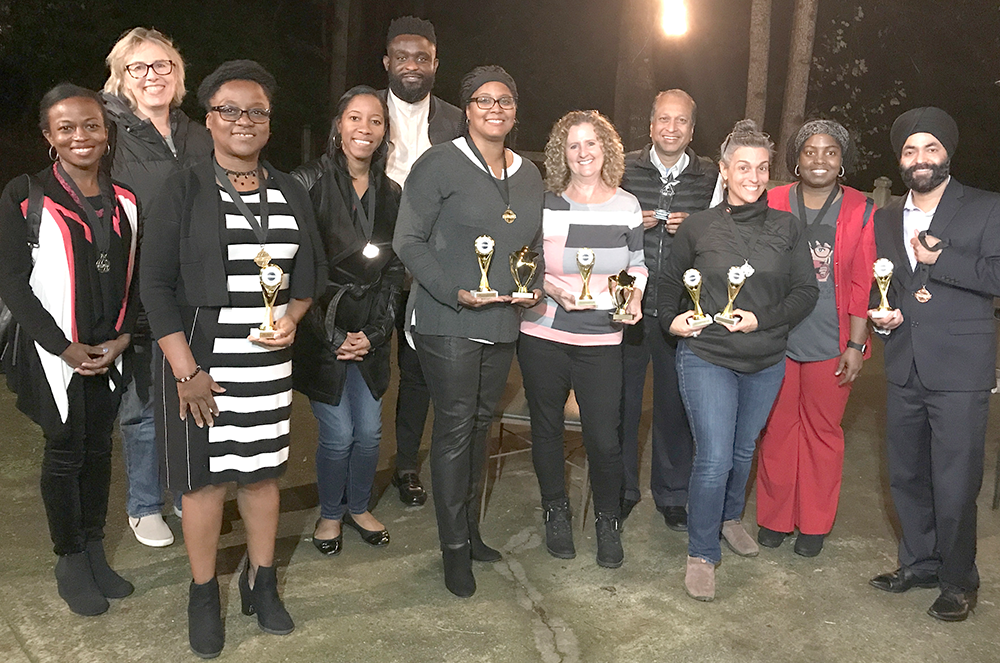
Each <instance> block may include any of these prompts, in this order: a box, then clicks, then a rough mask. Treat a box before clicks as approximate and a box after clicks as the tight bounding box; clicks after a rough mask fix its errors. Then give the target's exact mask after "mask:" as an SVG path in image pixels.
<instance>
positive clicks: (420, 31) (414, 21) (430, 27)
mask: <svg viewBox="0 0 1000 663" xmlns="http://www.w3.org/2000/svg"><path fill="white" fill-rule="evenodd" d="M399 35H418V36H420V37H423V38H424V39H426V40H427V41H429V42H430V43H432V44H434V45H435V46H437V35H436V34H435V33H434V24H433V23H431V22H430V21H425V20H424V19H422V18H417V17H416V16H400V17H399V18H394V19H392V23H390V24H389V32H388V34H386V36H385V49H386V50H389V44H391V43H392V40H393V39H395V38H396V37H398V36H399Z"/></svg>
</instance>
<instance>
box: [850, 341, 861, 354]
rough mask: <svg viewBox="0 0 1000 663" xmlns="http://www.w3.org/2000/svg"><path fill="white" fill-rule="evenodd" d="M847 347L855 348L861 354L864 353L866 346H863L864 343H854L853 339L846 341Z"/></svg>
mask: <svg viewBox="0 0 1000 663" xmlns="http://www.w3.org/2000/svg"><path fill="white" fill-rule="evenodd" d="M847 347H849V348H853V349H855V350H857V351H858V352H860V353H861V354H864V353H865V349H866V346H864V345H862V344H860V343H855V342H854V341H848V342H847Z"/></svg>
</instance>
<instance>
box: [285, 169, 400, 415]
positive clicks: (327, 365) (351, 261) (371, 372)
mask: <svg viewBox="0 0 1000 663" xmlns="http://www.w3.org/2000/svg"><path fill="white" fill-rule="evenodd" d="M337 157H339V158H331V157H329V156H327V155H323V156H322V157H321V158H319V159H317V160H315V161H313V162H310V163H308V164H305V165H304V166H300V167H299V168H297V169H296V170H295V171H294V172H293V173H292V176H293V177H295V178H296V179H298V180H299V181H300V182H302V183H303V184H304V185H305V186H306V187H307V188H308V189H309V196H310V198H312V202H313V209H314V210H315V212H316V223H317V226H318V228H319V235H320V240H321V241H322V244H323V249H324V252H325V254H326V258H327V261H328V263H329V276H328V279H327V283H326V285H325V292H324V293H323V295H321V296H320V298H319V300H318V301H317V302H315V303H314V304H313V306H312V308H310V309H309V312H308V313H307V314H306V317H305V319H304V320H303V321H302V325H301V326H300V328H299V333H298V336H297V340H296V342H295V354H294V359H293V362H294V363H293V369H292V383H293V386H294V387H295V389H297V390H298V391H300V392H302V393H303V394H305V395H306V396H308V397H309V398H310V399H314V400H318V401H321V402H324V403H328V404H330V405H337V404H338V403H340V398H341V394H342V392H343V389H344V381H345V380H346V378H347V367H348V365H349V364H350V363H352V362H349V361H341V360H339V359H337V356H336V353H337V349H338V348H339V347H340V346H341V345H343V343H344V341H345V340H346V339H347V332H356V331H362V332H364V334H365V336H367V337H368V340H369V341H370V342H371V349H370V350H369V351H368V354H367V355H365V357H364V359H362V361H360V362H354V363H356V364H357V366H358V369H359V370H360V371H361V375H362V376H363V377H364V379H365V384H367V385H368V389H369V390H370V391H371V393H372V396H373V397H374V398H381V397H382V395H383V394H385V392H386V389H388V387H389V355H390V350H391V345H390V343H389V341H390V339H391V338H392V331H393V328H394V326H395V320H396V315H397V313H398V310H399V307H400V302H401V292H402V287H403V263H401V262H400V261H399V258H397V257H396V254H395V253H394V252H393V250H392V235H393V232H394V231H395V228H396V215H397V213H398V212H399V198H400V193H401V192H400V187H399V185H398V184H396V183H395V182H393V181H392V180H391V179H389V178H388V177H386V175H385V172H384V170H382V169H381V168H379V167H378V166H376V167H374V168H372V170H371V173H370V182H369V189H368V196H374V199H375V219H374V221H373V228H372V235H371V240H368V239H367V238H366V237H365V233H364V231H363V230H362V229H361V228H360V227H359V224H358V223H357V222H356V219H355V216H354V213H353V211H352V209H353V198H354V196H353V193H352V191H353V185H352V183H351V176H350V173H348V172H347V169H346V166H345V164H344V163H343V158H342V157H341V156H340V154H339V153H338V154H337ZM369 241H370V242H371V244H373V245H375V246H376V247H377V248H378V251H379V252H378V255H377V256H375V257H374V258H367V257H365V256H364V254H363V250H364V248H365V245H366V244H367V243H368V242H369Z"/></svg>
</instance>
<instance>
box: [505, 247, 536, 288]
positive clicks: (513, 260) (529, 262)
mask: <svg viewBox="0 0 1000 663" xmlns="http://www.w3.org/2000/svg"><path fill="white" fill-rule="evenodd" d="M537 257H538V254H537V253H535V252H534V251H532V250H531V249H529V248H528V247H527V246H522V247H521V248H520V249H519V250H517V251H514V252H513V253H511V254H510V275H511V276H513V277H514V283H516V284H517V290H515V291H514V292H512V293H511V294H510V296H511V297H512V298H514V299H534V297H535V293H533V292H528V285H529V284H530V283H531V279H533V278H535V269H536V268H537V267H538V265H537V263H535V258H537Z"/></svg>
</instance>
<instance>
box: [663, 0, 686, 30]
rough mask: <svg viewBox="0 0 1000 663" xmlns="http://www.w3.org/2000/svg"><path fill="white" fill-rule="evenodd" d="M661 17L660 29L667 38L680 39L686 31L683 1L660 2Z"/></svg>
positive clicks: (667, 0) (666, 0) (664, 0)
mask: <svg viewBox="0 0 1000 663" xmlns="http://www.w3.org/2000/svg"><path fill="white" fill-rule="evenodd" d="M662 2H663V16H662V18H661V19H660V27H662V28H663V33H664V34H665V35H667V36H668V37H680V36H681V35H683V34H685V33H686V32H687V30H688V15H687V7H685V6H684V0H662Z"/></svg>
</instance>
